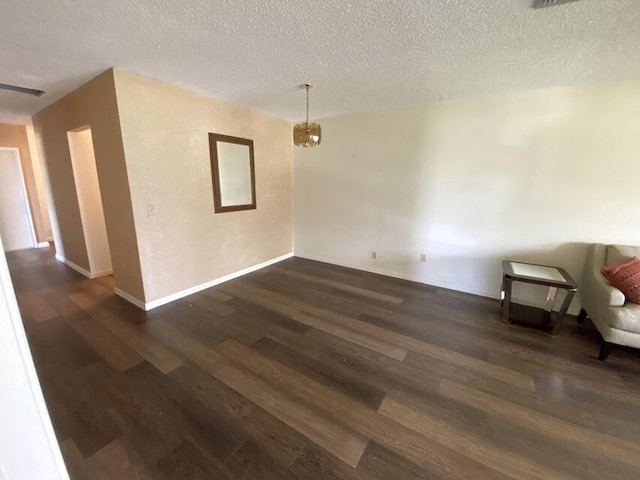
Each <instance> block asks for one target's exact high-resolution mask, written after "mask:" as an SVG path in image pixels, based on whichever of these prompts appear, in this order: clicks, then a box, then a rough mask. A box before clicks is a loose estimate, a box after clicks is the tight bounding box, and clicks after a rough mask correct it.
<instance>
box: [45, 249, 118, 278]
mask: <svg viewBox="0 0 640 480" xmlns="http://www.w3.org/2000/svg"><path fill="white" fill-rule="evenodd" d="M47 245H49V244H47ZM56 260H58V261H59V262H62V263H64V264H65V265H67V266H68V267H70V268H72V269H74V270H75V271H76V272H78V273H81V274H82V275H84V276H85V277H87V278H91V279H93V278H98V277H104V276H105V275H111V274H112V273H113V270H112V269H109V270H102V271H100V272H90V271H89V270H87V269H85V268H82V267H81V266H80V265H77V264H75V263H73V262H72V261H71V260H68V259H66V258H64V257H63V256H62V255H60V254H59V253H56Z"/></svg>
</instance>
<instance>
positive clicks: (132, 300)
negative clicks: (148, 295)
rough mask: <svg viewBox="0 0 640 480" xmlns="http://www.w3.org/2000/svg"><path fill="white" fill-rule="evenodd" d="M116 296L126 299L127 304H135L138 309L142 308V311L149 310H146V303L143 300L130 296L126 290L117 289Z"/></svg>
mask: <svg viewBox="0 0 640 480" xmlns="http://www.w3.org/2000/svg"><path fill="white" fill-rule="evenodd" d="M115 294H116V295H118V296H119V297H122V298H124V299H125V300H126V301H127V302H130V303H133V304H134V305H135V306H136V307H138V308H141V309H142V310H147V309H146V308H145V303H144V302H143V301H142V300H140V299H138V298H136V297H134V296H133V295H130V294H128V293H127V292H125V291H124V290H120V289H119V288H118V287H116V289H115Z"/></svg>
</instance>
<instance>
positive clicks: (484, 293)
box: [294, 252, 580, 314]
mask: <svg viewBox="0 0 640 480" xmlns="http://www.w3.org/2000/svg"><path fill="white" fill-rule="evenodd" d="M294 255H295V256H296V257H299V258H306V259H308V260H315V261H317V262H324V263H329V264H331V265H338V266H340V267H346V268H353V269H354V270H361V271H363V272H369V273H376V274H378V275H384V276H387V277H392V278H399V279H401V280H408V281H410V282H416V283H421V284H423V285H429V286H431V287H438V288H446V289H447V290H455V291H456V292H463V293H469V294H471V295H478V296H480V297H486V298H491V299H493V300H499V299H500V293H499V292H497V291H490V290H482V289H477V288H469V287H465V286H462V285H457V284H452V283H447V282H440V281H437V280H433V279H424V278H420V277H417V276H415V275H407V274H404V273H400V272H394V271H392V270H385V269H383V268H376V267H371V266H369V265H361V264H357V263H349V262H342V261H340V260H335V259H332V258H327V257H322V256H319V255H311V254H306V253H297V252H296V253H295V254H294ZM512 301H513V302H514V303H518V304H522V305H528V306H530V307H537V308H544V307H545V306H546V302H544V301H538V300H532V299H530V298H521V297H514V298H513V299H512ZM558 308H559V305H558V303H556V305H555V309H554V310H557V309H558ZM576 309H577V310H576ZM579 310H580V305H578V304H577V303H576V302H575V301H574V303H573V304H572V306H571V308H570V309H569V312H570V313H572V314H574V312H577V311H579Z"/></svg>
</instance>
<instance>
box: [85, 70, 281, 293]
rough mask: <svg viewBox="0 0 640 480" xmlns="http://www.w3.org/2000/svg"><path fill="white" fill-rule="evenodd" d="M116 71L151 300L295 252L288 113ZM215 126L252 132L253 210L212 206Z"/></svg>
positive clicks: (242, 134)
mask: <svg viewBox="0 0 640 480" xmlns="http://www.w3.org/2000/svg"><path fill="white" fill-rule="evenodd" d="M115 79H116V92H117V99H118V109H119V112H120V122H121V126H122V132H123V142H124V151H125V156H126V159H127V160H126V161H127V170H128V175H129V182H130V188H131V201H132V204H133V213H134V217H135V226H136V231H137V237H138V243H139V250H140V257H141V266H142V276H143V279H144V290H145V296H144V300H145V301H146V302H151V301H154V300H157V299H159V298H161V297H164V296H167V295H170V294H174V293H176V292H179V291H180V290H184V289H187V288H191V287H194V286H197V285H199V284H202V283H205V282H208V281H211V280H213V279H215V278H218V277H221V276H224V275H226V274H229V273H233V272H236V271H238V270H241V269H244V268H247V267H249V266H253V265H256V264H259V263H261V262H265V261H267V260H269V259H272V258H274V257H277V256H280V255H283V254H286V253H289V252H291V249H292V199H291V190H292V185H291V181H292V165H291V156H292V151H291V149H292V140H291V125H290V123H289V122H287V121H285V120H281V119H278V118H274V117H271V116H268V115H265V114H262V113H258V112H255V111H252V110H249V109H247V108H244V107H240V106H236V105H232V104H229V103H225V102H221V101H217V100H213V99H210V98H207V97H203V96H200V95H197V94H195V93H192V92H189V91H186V90H183V89H180V88H177V87H174V86H171V85H168V84H165V83H162V82H160V81H156V80H151V79H148V78H144V77H141V76H138V75H134V74H131V73H128V72H124V71H120V70H116V71H115ZM209 132H215V133H221V134H226V135H233V136H237V137H244V138H249V139H252V140H253V142H254V152H255V168H256V190H257V192H256V193H257V205H258V208H257V209H256V210H248V211H241V212H232V213H220V214H215V213H214V210H213V189H212V180H211V168H210V160H209V144H208V133H209ZM94 134H95V133H94ZM103 191H104V190H103ZM149 205H153V207H154V208H155V211H156V213H155V214H154V215H151V216H149V215H148V206H149ZM114 265H115V264H114ZM138 298H140V299H142V297H138Z"/></svg>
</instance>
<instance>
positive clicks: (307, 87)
mask: <svg viewBox="0 0 640 480" xmlns="http://www.w3.org/2000/svg"><path fill="white" fill-rule="evenodd" d="M305 89H306V90H307V124H309V85H305Z"/></svg>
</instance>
